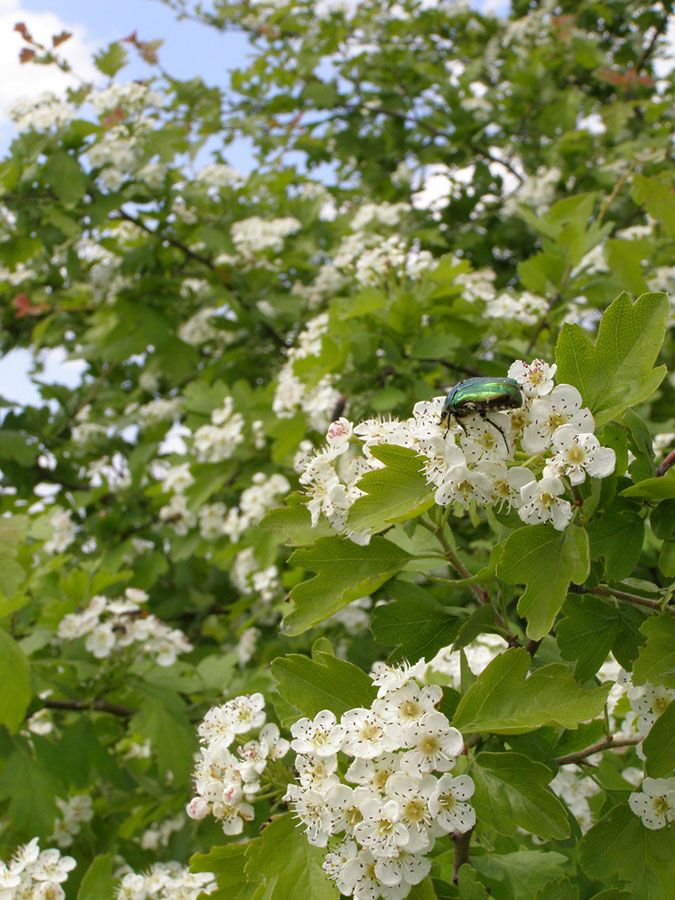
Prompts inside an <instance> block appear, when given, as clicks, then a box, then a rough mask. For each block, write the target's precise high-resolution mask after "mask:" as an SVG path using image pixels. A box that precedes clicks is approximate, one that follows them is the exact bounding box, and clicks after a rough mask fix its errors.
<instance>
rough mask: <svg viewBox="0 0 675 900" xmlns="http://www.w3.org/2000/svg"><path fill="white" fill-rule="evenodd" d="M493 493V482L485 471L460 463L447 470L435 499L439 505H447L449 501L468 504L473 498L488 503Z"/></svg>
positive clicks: (478, 501) (463, 504)
mask: <svg viewBox="0 0 675 900" xmlns="http://www.w3.org/2000/svg"><path fill="white" fill-rule="evenodd" d="M491 493H492V482H491V481H490V479H489V477H488V476H487V475H486V474H485V472H481V471H479V470H478V469H469V467H468V466H466V465H458V466H452V468H450V469H448V470H447V472H445V475H444V478H443V482H442V483H441V485H440V486H439V487H438V488H437V489H436V493H435V494H434V500H435V501H436V503H437V504H438V505H439V506H446V505H447V504H448V503H459V504H460V505H462V506H466V505H468V504H469V503H470V501H472V500H475V501H476V502H477V503H487V502H488V500H489V499H490V494H491Z"/></svg>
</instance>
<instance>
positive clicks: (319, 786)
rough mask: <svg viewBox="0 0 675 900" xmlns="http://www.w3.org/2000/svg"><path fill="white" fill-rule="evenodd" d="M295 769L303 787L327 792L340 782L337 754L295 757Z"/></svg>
mask: <svg viewBox="0 0 675 900" xmlns="http://www.w3.org/2000/svg"><path fill="white" fill-rule="evenodd" d="M295 771H296V772H297V773H298V779H299V781H300V784H301V785H302V787H303V788H308V789H310V790H312V791H317V792H318V793H320V794H325V793H326V792H327V791H329V790H330V789H331V788H333V787H335V786H336V785H338V784H340V780H339V778H338V777H337V775H336V774H335V773H336V772H337V756H314V755H310V756H303V755H302V754H298V755H297V756H296V757H295Z"/></svg>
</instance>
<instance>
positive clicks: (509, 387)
mask: <svg viewBox="0 0 675 900" xmlns="http://www.w3.org/2000/svg"><path fill="white" fill-rule="evenodd" d="M522 405H523V394H522V390H521V387H520V385H519V384H518V382H517V381H515V379H513V378H467V379H466V381H460V382H459V384H456V385H455V386H454V388H452V390H450V391H449V393H448V396H447V397H446V398H445V403H444V404H443V409H442V410H441V424H443V422H445V420H446V419H447V420H448V426H447V428H446V430H445V433H446V434H447V433H448V429H449V428H450V418H451V417H452V416H454V418H455V419H456V420H457V424H458V425H459V426H460V427H461V428H462V430H463V431H464V433H465V434H466V433H467V431H466V427H465V425H464V423H463V422H462V419H463V418H464V417H465V416H471V415H477V416H480V417H481V419H483V420H484V421H485V422H489V423H490V425H492V426H493V427H494V428H496V429H497V431H498V432H499V433H500V434H501V436H502V437H503V438H504V443H505V444H506V449H507V450H508V449H509V444H508V441H507V440H506V435H505V434H504V432H503V431H502V429H501V428H500V427H499V425H497V423H496V422H493V421H492V420H491V419H488V417H487V415H486V413H487V412H489V411H490V410H493V409H494V410H499V409H518V408H519V407H521V406H522Z"/></svg>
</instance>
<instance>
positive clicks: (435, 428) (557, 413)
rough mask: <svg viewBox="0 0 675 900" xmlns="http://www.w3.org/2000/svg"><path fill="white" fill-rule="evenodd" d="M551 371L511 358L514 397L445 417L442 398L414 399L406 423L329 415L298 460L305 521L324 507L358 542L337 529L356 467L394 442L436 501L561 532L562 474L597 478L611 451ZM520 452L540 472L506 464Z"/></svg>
mask: <svg viewBox="0 0 675 900" xmlns="http://www.w3.org/2000/svg"><path fill="white" fill-rule="evenodd" d="M555 371H556V366H555V365H553V366H551V365H548V364H547V363H545V362H544V361H543V360H539V359H536V360H534V361H533V362H532V363H531V364H527V363H525V362H522V361H520V360H519V361H517V362H514V363H513V365H512V366H511V367H510V368H509V372H508V374H509V377H510V378H512V379H514V380H515V381H516V382H517V383H518V384H519V386H520V390H521V394H522V405H521V406H520V407H519V408H517V409H512V410H506V411H492V410H490V411H487V412H485V413H481V412H476V413H472V414H470V415H465V416H463V417H462V419H461V421H459V420H455V422H454V424H453V422H452V421H451V420H449V421H448V422H447V424H442V423H441V411H442V409H443V404H444V402H445V398H444V397H442V396H441V397H435V398H434V399H433V400H430V401H422V402H420V403H417V404H415V407H414V409H413V416H412V418H410V419H407V420H405V421H400V420H398V419H381V418H379V417H378V418H373V419H367V420H366V421H364V422H361V423H360V424H358V425H356V426H354V425H352V423H351V422H349V421H348V420H347V419H340V420H338V421H337V422H333V424H332V425H331V426H330V428H329V429H328V434H327V436H326V439H327V444H326V446H325V447H323V448H321V449H320V450H318V451H316V452H315V453H314V454H311V455H308V456H307V457H305V459H304V460H303V461H302V474H301V475H300V482H301V484H303V485H304V486H305V487H306V490H307V494H308V495H309V501H308V504H307V505H308V508H309V510H310V512H311V514H312V522H313V524H316V522H317V520H318V517H319V515H320V514H321V513H323V514H324V515H325V516H326V518H327V519H328V521H329V522H330V523H331V524H332V525H333V527H334V528H335V530H336V531H339V532H346V533H347V535H348V536H349V537H351V538H352V539H353V540H357V541H361V540H363V539H364V537H363V535H356V536H355V535H353V534H352V533H350V532H349V531H348V530H347V529H346V525H345V523H346V518H347V513H348V511H349V507H350V506H351V505H352V503H353V502H354V500H356V499H357V498H358V497H359V496H361V493H362V492H361V490H360V489H359V487H358V482H359V479H360V477H361V475H363V474H364V472H366V471H368V470H370V469H373V468H378V467H380V466H381V465H382V464H381V463H380V462H379V461H378V460H376V459H373V457H372V454H371V451H370V448H371V447H372V446H373V445H376V444H397V445H400V446H403V447H408V448H410V449H413V450H415V451H416V452H417V453H418V454H420V455H421V456H422V457H423V459H424V462H423V466H422V468H423V471H424V474H425V476H426V479H427V482H428V483H429V484H430V485H432V486H433V488H434V499H435V501H436V503H437V504H438V505H439V506H448V505H452V507H453V509H454V511H455V513H456V514H458V515H461V514H463V513H464V512H465V511H466V510H467V509H469V508H471V507H475V506H493V507H496V508H498V509H505V510H509V509H515V510H517V511H518V515H519V516H520V518H521V519H522V521H523V522H525V523H527V524H537V523H546V522H551V523H552V525H553V527H554V528H556V529H557V530H558V531H563V530H564V529H565V528H566V527H567V525H568V524H569V522H570V520H571V518H572V505H571V503H570V501H569V500H568V499H566V497H565V496H564V495H565V494H566V493H567V492H568V490H569V488H568V486H567V485H566V482H567V483H568V484H569V485H570V486H572V487H573V486H574V485H577V484H581V483H582V482H583V481H584V480H585V478H586V475H587V474H588V475H590V476H592V477H594V478H604V477H606V476H607V475H610V474H611V473H612V472H613V471H614V466H615V461H616V458H615V453H614V451H613V450H612V449H611V448H609V447H602V446H601V445H600V442H599V441H598V439H597V438H596V437H595V435H594V434H593V430H594V428H595V423H594V420H593V416H592V415H591V413H590V411H589V410H588V409H586V408H585V407H584V406H583V400H582V397H581V394H580V393H579V391H578V390H577V389H576V388H575V387H574V386H573V385H570V384H559V385H557V386H555V387H554V381H553V377H554V375H555ZM458 440H459V443H458ZM354 443H360V444H361V450H362V453H363V455H362V456H355V455H354V454H353V452H352V445H353V444H354ZM519 450H520V451H521V453H522V454H527V455H529V456H530V459H529V460H527V462H528V466H532V467H534V466H535V465H537V467H538V469H539V471H540V474H541V477H540V478H539V479H538V478H537V474H535V471H533V470H532V469H531V468H529V467H528V466H521V465H516V464H514V463H515V457H516V454H517V453H518V451H519ZM563 479H565V481H564V480H563ZM365 539H366V540H367V535H366V536H365Z"/></svg>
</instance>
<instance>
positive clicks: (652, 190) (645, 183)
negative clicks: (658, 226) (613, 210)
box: [631, 172, 675, 237]
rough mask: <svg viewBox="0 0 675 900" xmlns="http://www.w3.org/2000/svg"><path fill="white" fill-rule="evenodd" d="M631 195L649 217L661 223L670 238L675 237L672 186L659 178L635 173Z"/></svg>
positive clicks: (674, 203)
mask: <svg viewBox="0 0 675 900" xmlns="http://www.w3.org/2000/svg"><path fill="white" fill-rule="evenodd" d="M631 194H632V196H633V199H634V200H635V202H636V203H638V204H640V205H642V206H644V207H645V209H646V210H647V212H648V213H649V215H650V216H653V217H654V218H655V219H658V221H659V222H662V223H663V225H664V226H665V229H666V231H667V232H668V233H669V234H670V235H671V237H673V236H675V196H673V187H672V184H670V183H669V182H667V181H662V180H661V179H659V178H647V177H646V176H645V175H641V174H640V173H639V172H636V173H635V174H634V175H633V184H632V187H631Z"/></svg>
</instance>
